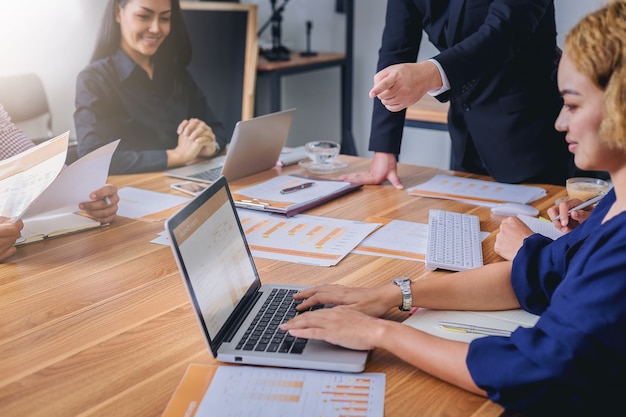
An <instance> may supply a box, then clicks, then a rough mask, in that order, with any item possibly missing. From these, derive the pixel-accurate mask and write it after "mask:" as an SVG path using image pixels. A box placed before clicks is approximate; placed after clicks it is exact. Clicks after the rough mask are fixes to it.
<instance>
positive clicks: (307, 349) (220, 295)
mask: <svg viewBox="0 0 626 417" xmlns="http://www.w3.org/2000/svg"><path fill="white" fill-rule="evenodd" d="M165 230H166V231H167V233H168V235H169V240H170V245H171V248H172V252H173V253H174V257H175V259H176V262H177V264H178V268H179V270H180V274H181V276H182V278H183V281H184V283H185V285H186V287H187V290H188V292H189V295H190V297H191V301H192V305H193V308H194V311H195V313H196V316H197V318H198V321H199V324H200V328H201V329H202V332H203V335H204V338H205V340H206V342H207V344H208V346H209V349H210V350H211V352H212V353H213V356H214V357H217V359H219V360H221V361H223V362H232V363H241V364H252V365H269V366H282V367H290V368H306V369H317V370H329V371H330V370H332V371H344V372H361V371H363V370H364V368H365V363H366V361H367V356H368V352H367V351H357V350H350V349H344V348H342V347H339V346H335V345H332V344H330V343H326V342H323V341H319V340H309V341H308V342H307V343H306V345H304V348H303V349H302V350H301V352H300V353H292V352H286V351H285V350H284V349H283V346H284V344H283V342H280V348H278V349H277V351H274V352H269V351H259V349H257V348H255V349H248V350H246V349H245V348H239V349H238V346H237V345H238V344H239V343H240V339H241V338H242V337H243V336H244V334H245V333H246V330H247V329H248V328H249V326H250V324H251V323H252V322H253V321H254V320H255V316H256V315H257V313H258V312H259V311H260V310H262V309H264V308H265V306H263V304H264V303H265V301H266V299H267V298H268V297H270V296H271V293H272V290H274V289H276V290H277V291H280V290H285V289H287V290H299V289H302V288H304V286H294V285H273V284H272V285H268V284H265V285H261V281H260V279H259V275H258V273H257V269H256V266H255V264H254V259H253V258H252V254H251V252H250V248H249V247H248V243H247V241H246V237H245V234H244V230H243V227H242V225H241V223H240V221H239V217H238V215H237V211H236V209H235V205H234V203H233V199H232V196H231V193H230V190H229V187H228V184H227V182H226V179H225V178H224V177H220V178H219V179H218V180H216V181H215V182H214V183H213V184H212V185H211V186H209V187H208V188H207V189H206V190H205V191H203V192H202V193H201V194H199V195H198V196H196V197H195V198H194V199H193V200H192V201H191V202H189V204H188V205H187V206H185V207H184V208H182V209H181V210H180V211H179V212H178V213H176V214H175V215H173V216H172V217H170V218H169V219H168V220H167V221H166V222H165ZM288 298H289V299H292V298H293V297H291V296H288ZM292 311H293V309H292ZM274 336H276V335H273V336H271V337H274ZM303 342H304V340H302V341H298V339H296V340H295V341H294V343H293V345H292V346H294V349H293V350H296V349H295V346H296V345H297V343H303ZM290 346H291V345H290ZM287 350H292V349H291V347H289V348H288V349H287Z"/></svg>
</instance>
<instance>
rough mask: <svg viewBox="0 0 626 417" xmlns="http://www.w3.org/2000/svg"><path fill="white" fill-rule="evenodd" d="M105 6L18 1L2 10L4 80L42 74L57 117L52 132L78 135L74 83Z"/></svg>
mask: <svg viewBox="0 0 626 417" xmlns="http://www.w3.org/2000/svg"><path fill="white" fill-rule="evenodd" d="M105 3H106V2H105V1H104V0H56V1H50V0H20V1H7V0H4V1H3V2H2V6H1V8H0V10H1V11H0V57H2V58H0V76H2V75H10V74H17V73H22V72H35V73H37V74H39V76H40V77H41V79H42V82H43V84H44V88H45V89H46V92H47V94H48V101H49V103H50V106H51V109H52V114H53V126H52V128H53V130H54V132H55V133H62V132H64V131H67V130H71V131H72V132H73V131H74V122H73V112H74V95H75V90H76V88H75V81H76V75H77V74H78V72H79V71H80V70H81V69H82V68H83V67H84V66H85V65H86V64H87V62H88V61H89V57H90V56H91V52H92V51H93V46H94V43H95V38H96V33H97V30H98V28H99V26H100V20H101V16H102V12H103V9H104V6H105Z"/></svg>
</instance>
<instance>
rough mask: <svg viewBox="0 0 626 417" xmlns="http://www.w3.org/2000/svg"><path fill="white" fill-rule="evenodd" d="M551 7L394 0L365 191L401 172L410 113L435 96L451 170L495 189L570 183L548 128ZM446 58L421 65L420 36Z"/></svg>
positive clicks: (358, 177)
mask: <svg viewBox="0 0 626 417" xmlns="http://www.w3.org/2000/svg"><path fill="white" fill-rule="evenodd" d="M553 3H554V2H553V0H540V1H527V0H389V1H388V2H387V14H386V22H385V28H384V32H383V37H382V43H381V47H380V50H379V55H378V68H377V70H378V73H377V74H376V75H375V76H374V85H373V87H372V89H371V90H370V97H371V98H373V99H374V108H373V113H372V125H371V126H372V129H371V134H370V144H369V150H370V151H374V158H373V160H372V163H371V164H370V169H369V171H368V172H360V173H354V174H348V175H345V176H341V177H340V179H344V180H349V181H353V182H359V183H365V184H380V183H382V182H384V181H389V182H390V183H391V184H392V185H393V186H395V187H396V188H402V182H401V179H400V178H399V177H398V174H397V167H396V155H398V154H399V153H400V148H401V143H402V132H403V129H404V121H405V111H406V108H407V107H408V106H410V105H412V104H413V103H415V102H417V101H418V100H419V99H420V98H421V97H422V96H424V95H425V94H427V93H429V94H431V95H433V96H435V97H436V98H437V99H438V100H440V101H449V102H450V110H449V113H448V130H449V132H450V138H451V140H452V142H451V143H452V155H451V156H452V158H451V165H450V168H451V169H453V170H457V171H464V172H472V173H476V174H483V175H489V176H491V177H493V178H494V179H495V180H496V181H498V182H506V183H521V182H534V183H550V184H559V185H563V184H565V179H566V178H567V177H568V176H571V175H569V174H570V160H571V157H570V155H569V154H568V152H567V147H566V146H565V144H564V143H563V135H562V134H560V133H558V132H556V131H555V130H554V128H553V127H552V122H553V121H554V119H555V117H556V115H557V114H558V111H559V106H560V99H559V94H558V91H557V88H556V82H555V80H554V73H555V71H556V65H557V61H558V57H559V52H558V48H557V45H556V27H555V26H556V24H555V18H554V16H555V15H554V13H555V11H554V4H553ZM423 32H425V33H426V34H427V35H428V39H429V40H430V42H431V43H432V44H433V45H434V46H435V47H436V48H437V49H438V50H439V51H440V53H438V54H437V55H436V56H434V57H433V58H432V59H429V60H425V61H421V62H415V61H416V59H417V55H418V51H419V47H420V42H421V39H422V33H423Z"/></svg>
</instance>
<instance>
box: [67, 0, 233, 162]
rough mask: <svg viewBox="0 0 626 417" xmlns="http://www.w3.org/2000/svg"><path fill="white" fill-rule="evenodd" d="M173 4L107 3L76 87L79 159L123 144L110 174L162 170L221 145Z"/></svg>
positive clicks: (146, 0)
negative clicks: (190, 68)
mask: <svg viewBox="0 0 626 417" xmlns="http://www.w3.org/2000/svg"><path fill="white" fill-rule="evenodd" d="M190 60H191V43H190V40H189V36H188V34H187V28H186V26H185V22H184V19H183V15H182V12H181V9H180V3H179V1H178V0H110V1H109V4H108V6H107V8H106V9H105V14H104V19H103V21H102V26H101V29H100V34H99V36H98V40H97V42H96V47H95V50H94V53H93V56H92V60H91V63H90V64H89V65H88V66H87V67H86V68H85V69H84V70H83V71H81V72H80V74H79V75H78V79H77V85H76V111H75V113H74V122H75V124H76V131H77V136H78V154H79V155H80V156H83V155H85V154H87V153H89V152H90V151H92V150H94V149H97V148H99V147H100V146H102V145H104V144H106V143H109V142H112V141H114V140H117V139H121V141H120V144H119V146H118V148H117V150H116V152H115V154H114V155H113V160H112V161H111V173H112V174H121V173H134V172H149V171H160V170H164V169H165V168H169V167H174V166H178V165H184V164H187V163H189V162H191V161H193V160H194V159H195V158H196V157H199V156H200V157H210V156H214V155H216V154H217V153H218V152H219V151H220V150H221V149H223V148H224V147H225V146H226V138H225V132H224V129H223V126H222V124H221V122H220V121H219V120H217V118H216V116H215V114H214V113H213V111H212V110H211V109H210V108H209V106H208V104H207V101H206V98H205V96H204V94H203V93H202V91H201V90H200V89H199V87H198V85H197V84H196V82H195V81H194V80H193V78H192V77H191V75H190V73H189V72H188V71H187V65H188V64H189V62H190Z"/></svg>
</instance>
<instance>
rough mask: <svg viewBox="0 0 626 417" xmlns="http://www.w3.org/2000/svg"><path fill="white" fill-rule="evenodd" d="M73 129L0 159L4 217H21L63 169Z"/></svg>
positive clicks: (0, 199)
mask: <svg viewBox="0 0 626 417" xmlns="http://www.w3.org/2000/svg"><path fill="white" fill-rule="evenodd" d="M68 141H69V132H65V133H63V134H62V135H59V136H57V137H56V138H54V139H50V140H48V141H46V142H43V143H41V144H39V145H38V146H36V147H34V148H31V149H29V150H27V151H24V152H22V153H20V154H18V155H15V156H13V157H11V158H8V159H5V160H3V161H0V205H1V206H0V207H1V210H0V217H5V218H20V217H22V215H23V214H24V213H25V212H26V210H27V209H28V208H29V207H30V205H31V204H32V202H33V201H35V199H36V198H37V197H39V196H40V195H41V193H42V192H43V191H44V190H45V189H46V188H48V186H50V184H51V183H52V182H53V181H54V180H55V178H56V177H57V176H58V175H59V172H61V169H63V165H64V164H65V158H66V155H67V144H68Z"/></svg>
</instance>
